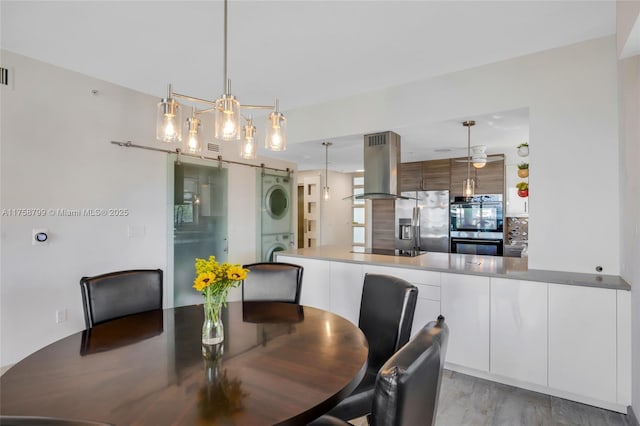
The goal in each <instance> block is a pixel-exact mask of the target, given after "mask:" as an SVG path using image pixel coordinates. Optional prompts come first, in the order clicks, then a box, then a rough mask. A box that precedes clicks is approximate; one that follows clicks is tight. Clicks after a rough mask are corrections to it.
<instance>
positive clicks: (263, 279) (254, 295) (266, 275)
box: [242, 262, 304, 304]
mask: <svg viewBox="0 0 640 426" xmlns="http://www.w3.org/2000/svg"><path fill="white" fill-rule="evenodd" d="M242 267H243V268H245V269H248V270H249V273H248V274H247V278H246V279H245V280H244V281H243V282H242V300H243V301H244V302H288V303H296V304H299V303H300V289H301V288H302V273H303V270H304V269H303V267H302V266H300V265H294V264H292V263H284V262H258V263H251V264H249V265H243V266H242Z"/></svg>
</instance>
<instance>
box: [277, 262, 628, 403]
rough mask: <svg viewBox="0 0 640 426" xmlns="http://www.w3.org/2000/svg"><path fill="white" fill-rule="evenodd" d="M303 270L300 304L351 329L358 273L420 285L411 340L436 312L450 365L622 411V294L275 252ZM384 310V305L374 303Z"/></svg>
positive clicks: (625, 394)
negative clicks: (444, 331)
mask: <svg viewBox="0 0 640 426" xmlns="http://www.w3.org/2000/svg"><path fill="white" fill-rule="evenodd" d="M277 260H278V261H280V262H289V263H294V264H298V265H301V266H302V267H303V268H304V273H303V282H302V294H301V303H302V304H303V305H307V306H312V307H316V308H320V309H324V310H327V311H331V312H333V313H336V314H338V315H341V316H342V317H344V318H346V319H348V320H349V321H351V322H352V323H354V324H357V323H358V318H359V315H360V301H361V299H362V286H363V283H364V276H365V274H366V273H378V274H387V275H392V276H397V277H399V278H402V279H405V280H407V281H409V282H411V283H413V284H415V285H416V286H417V287H418V300H417V304H416V310H415V314H414V321H413V327H412V334H415V333H417V332H418V331H419V330H420V329H421V328H422V327H423V326H424V325H425V324H427V323H428V322H429V321H434V320H436V318H437V317H438V315H439V314H440V313H442V315H444V317H445V322H446V323H447V324H448V326H449V330H450V332H449V343H448V349H447V356H446V362H447V364H448V365H449V368H452V369H454V370H455V369H456V367H459V370H460V371H462V372H466V373H468V374H474V370H475V371H476V372H477V373H476V374H477V375H478V376H479V377H490V378H491V377H493V378H494V379H495V380H496V381H503V382H504V383H509V384H515V385H516V386H518V385H520V386H523V387H525V388H528V389H534V390H537V391H540V392H546V391H547V390H548V393H550V394H552V395H558V396H561V397H565V398H569V399H573V400H576V401H580V402H586V403H589V404H593V405H596V406H600V407H604V408H608V409H614V410H618V411H620V412H624V410H626V407H627V406H628V405H629V404H630V400H631V383H630V382H631V380H630V376H631V373H630V370H631V297H630V292H628V291H623V290H613V289H605V288H595V287H583V286H571V285H563V284H551V283H543V282H531V281H518V280H512V279H505V278H489V277H483V276H477V275H462V274H451V273H440V272H434V271H424V270H420V269H414V268H399V267H393V266H379V265H370V264H359V263H349V262H338V261H328V260H318V259H310V258H301V257H289V256H286V255H278V256H277ZM381 308H384V307H381Z"/></svg>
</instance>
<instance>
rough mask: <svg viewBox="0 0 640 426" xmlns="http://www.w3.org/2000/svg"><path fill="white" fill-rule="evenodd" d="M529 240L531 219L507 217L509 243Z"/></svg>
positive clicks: (520, 242)
mask: <svg viewBox="0 0 640 426" xmlns="http://www.w3.org/2000/svg"><path fill="white" fill-rule="evenodd" d="M528 242H529V219H528V218H526V217H508V218H507V244H522V243H528Z"/></svg>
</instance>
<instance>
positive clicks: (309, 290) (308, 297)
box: [277, 255, 331, 311]
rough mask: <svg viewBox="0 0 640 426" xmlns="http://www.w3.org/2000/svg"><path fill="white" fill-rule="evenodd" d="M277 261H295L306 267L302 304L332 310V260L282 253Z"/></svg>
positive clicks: (303, 273)
mask: <svg viewBox="0 0 640 426" xmlns="http://www.w3.org/2000/svg"><path fill="white" fill-rule="evenodd" d="M277 261H278V262H286V263H293V264H295V265H300V266H302V267H303V268H304V269H303V271H302V288H301V290H300V304H301V305H306V306H311V307H314V308H319V309H323V310H325V311H330V310H331V281H330V280H331V262H327V261H325V260H317V259H308V258H302V257H288V256H282V255H278V256H277Z"/></svg>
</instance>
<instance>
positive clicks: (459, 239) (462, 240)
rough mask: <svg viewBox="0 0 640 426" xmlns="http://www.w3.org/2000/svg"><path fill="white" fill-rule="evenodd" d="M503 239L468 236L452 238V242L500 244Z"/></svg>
mask: <svg viewBox="0 0 640 426" xmlns="http://www.w3.org/2000/svg"><path fill="white" fill-rule="evenodd" d="M501 241H503V240H477V239H467V238H452V239H451V242H452V243H489V244H500V242H501Z"/></svg>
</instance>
